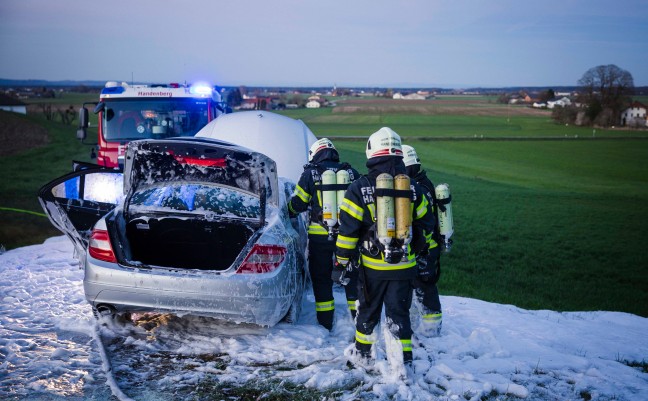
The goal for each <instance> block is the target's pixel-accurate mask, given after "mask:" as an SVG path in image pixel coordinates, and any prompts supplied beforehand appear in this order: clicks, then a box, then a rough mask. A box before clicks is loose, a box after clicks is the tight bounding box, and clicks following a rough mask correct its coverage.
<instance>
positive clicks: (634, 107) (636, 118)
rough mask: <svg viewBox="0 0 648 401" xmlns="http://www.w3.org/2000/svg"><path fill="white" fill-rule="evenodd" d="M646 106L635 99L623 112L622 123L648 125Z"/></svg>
mask: <svg viewBox="0 0 648 401" xmlns="http://www.w3.org/2000/svg"><path fill="white" fill-rule="evenodd" d="M646 110H647V108H646V106H644V105H643V104H641V103H640V102H637V101H634V102H632V104H631V105H630V107H628V108H627V109H625V110H624V111H623V112H622V113H621V125H627V126H648V120H646Z"/></svg>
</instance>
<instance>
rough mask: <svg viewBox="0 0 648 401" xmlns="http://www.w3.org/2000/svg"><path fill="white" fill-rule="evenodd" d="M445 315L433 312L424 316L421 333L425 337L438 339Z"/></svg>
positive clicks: (420, 327) (420, 326) (420, 328)
mask: <svg viewBox="0 0 648 401" xmlns="http://www.w3.org/2000/svg"><path fill="white" fill-rule="evenodd" d="M442 318H443V314H442V313H441V312H432V313H427V314H425V315H423V318H422V319H421V324H420V325H419V330H418V331H419V333H420V334H421V335H422V336H424V337H438V336H440V335H441V324H442Z"/></svg>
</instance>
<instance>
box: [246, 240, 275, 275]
mask: <svg viewBox="0 0 648 401" xmlns="http://www.w3.org/2000/svg"><path fill="white" fill-rule="evenodd" d="M285 257H286V247H284V246H279V245H259V244H256V245H254V246H253V247H252V250H251V251H250V253H248V255H247V256H246V257H245V260H244V261H243V263H242V264H241V266H239V268H238V269H237V270H236V273H269V272H271V271H273V270H274V269H276V268H277V266H279V265H280V264H281V263H282V262H283V260H284V258H285Z"/></svg>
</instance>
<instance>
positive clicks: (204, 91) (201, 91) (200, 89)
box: [189, 84, 212, 95]
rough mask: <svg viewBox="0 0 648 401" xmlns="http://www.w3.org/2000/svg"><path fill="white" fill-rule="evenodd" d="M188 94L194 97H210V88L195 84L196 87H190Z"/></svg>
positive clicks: (205, 85)
mask: <svg viewBox="0 0 648 401" xmlns="http://www.w3.org/2000/svg"><path fill="white" fill-rule="evenodd" d="M189 92H190V93H192V94H194V95H211V94H212V88H211V86H209V85H207V84H196V85H191V87H190V88H189Z"/></svg>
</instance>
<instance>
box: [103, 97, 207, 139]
mask: <svg viewBox="0 0 648 401" xmlns="http://www.w3.org/2000/svg"><path fill="white" fill-rule="evenodd" d="M104 102H105V104H106V105H105V108H104V111H103V119H102V122H101V124H102V131H103V137H104V139H105V140H106V141H120V142H122V141H131V140H135V139H145V138H167V137H172V136H194V135H195V134H196V133H197V132H198V131H199V130H200V129H201V128H202V127H204V126H205V125H206V124H207V123H208V122H209V113H208V107H209V102H208V101H207V100H206V99H190V98H165V99H138V100H132V99H131V100H128V99H125V100H122V99H105V100H104Z"/></svg>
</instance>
